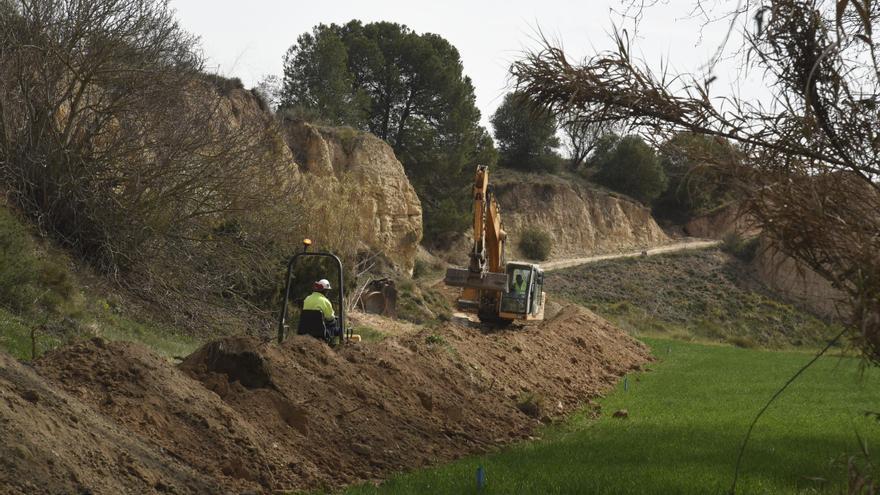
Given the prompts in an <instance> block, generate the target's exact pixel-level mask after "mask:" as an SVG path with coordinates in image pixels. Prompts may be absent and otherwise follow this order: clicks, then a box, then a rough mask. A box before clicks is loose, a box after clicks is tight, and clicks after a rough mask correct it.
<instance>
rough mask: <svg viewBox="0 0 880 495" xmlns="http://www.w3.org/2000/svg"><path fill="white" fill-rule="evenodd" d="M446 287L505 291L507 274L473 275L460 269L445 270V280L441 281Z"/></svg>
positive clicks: (488, 273)
mask: <svg viewBox="0 0 880 495" xmlns="http://www.w3.org/2000/svg"><path fill="white" fill-rule="evenodd" d="M443 281H444V282H445V283H446V285H449V286H452V287H469V288H472V289H482V290H497V291H502V292H506V291H507V274H506V273H492V272H487V273H482V274H481V273H474V272H472V271H470V270H463V269H461V268H448V269H447V270H446V278H445V279H443Z"/></svg>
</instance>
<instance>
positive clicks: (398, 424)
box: [22, 306, 649, 493]
mask: <svg viewBox="0 0 880 495" xmlns="http://www.w3.org/2000/svg"><path fill="white" fill-rule="evenodd" d="M648 359H649V356H648V353H647V350H646V348H645V347H644V346H643V345H642V344H640V343H638V342H637V341H635V340H633V339H631V338H630V337H628V336H627V335H625V334H624V333H623V332H622V331H620V330H618V329H616V328H615V327H613V326H611V325H610V324H608V323H606V322H605V321H604V320H602V319H600V318H598V317H596V316H595V315H593V314H592V313H589V312H587V311H585V310H583V309H579V308H578V307H575V306H569V307H566V308H563V309H562V311H560V313H559V314H558V315H557V316H556V317H555V318H553V319H551V320H548V321H545V322H543V323H541V324H538V325H529V326H512V327H510V328H508V329H505V330H502V331H493V332H489V331H487V330H485V329H481V328H479V327H472V326H466V325H463V324H460V323H449V324H447V325H445V326H443V327H439V328H435V329H433V330H427V329H425V330H421V331H418V332H408V333H406V334H404V335H400V336H395V337H391V338H388V339H386V340H384V341H382V342H378V343H363V344H353V345H350V346H346V347H345V348H342V349H340V350H338V351H336V350H333V349H330V348H329V347H327V346H326V345H324V344H323V343H321V342H319V341H317V340H314V339H311V338H307V337H293V338H290V339H288V341H286V342H285V343H284V344H283V345H280V346H279V345H277V344H274V343H266V342H260V341H258V340H257V339H254V338H251V337H237V338H227V339H223V340H220V341H216V342H212V343H210V344H208V345H205V346H204V347H202V348H201V349H199V350H198V351H196V352H195V353H193V354H192V355H191V356H189V357H188V358H187V359H186V360H185V361H184V362H183V363H182V364H181V365H180V367H179V368H176V367H174V366H173V365H171V364H170V363H167V362H166V361H164V360H162V359H161V358H158V357H156V356H155V355H153V354H152V353H150V352H149V351H147V350H145V349H143V348H141V347H138V346H136V345H132V344H126V343H106V342H104V341H100V340H95V341H89V342H85V343H82V344H78V345H75V346H71V347H68V348H66V349H62V350H59V351H57V352H54V353H50V354H48V355H46V356H45V357H44V358H42V359H40V360H39V362H38V363H37V364H36V366H37V369H38V370H39V371H40V373H42V374H44V375H45V376H47V377H49V378H51V379H52V380H53V381H54V383H56V384H57V385H59V386H61V387H63V388H64V389H65V390H66V391H67V392H68V393H70V394H71V395H74V396H76V397H77V399H72V400H76V401H82V402H84V403H86V404H88V405H90V406H91V407H92V408H93V411H89V410H88V409H87V408H85V407H81V408H82V412H81V413H79V414H90V415H91V417H94V418H97V419H96V421H97V420H98V419H100V418H101V417H102V416H103V417H106V418H109V419H112V420H113V421H115V422H116V423H117V424H118V425H120V428H125V429H127V430H128V431H130V432H132V433H133V435H131V436H130V437H129V438H128V439H127V441H128V442H129V443H132V442H136V443H137V444H138V445H141V444H142V445H144V447H142V449H147V450H150V449H151V450H150V451H155V452H159V453H161V455H162V456H164V458H165V459H167V460H168V461H169V462H168V466H171V467H174V466H178V465H185V466H188V468H189V469H192V471H194V472H198V473H199V476H202V477H205V478H209V479H214V480H216V481H217V483H219V484H220V485H221V486H223V487H224V488H225V489H228V490H235V491H242V490H254V491H258V490H260V489H266V490H291V489H293V490H297V489H311V488H316V487H336V486H340V485H344V484H349V483H353V482H358V481H368V480H379V479H382V478H384V477H387V476H388V475H389V474H391V473H393V472H397V471H401V470H409V469H413V468H418V467H421V466H425V465H428V464H433V463H437V462H442V461H446V460H450V459H453V458H456V457H460V456H463V455H467V454H471V453H476V452H483V451H486V450H488V449H491V448H493V447H495V446H497V445H499V444H504V443H508V442H510V441H514V440H517V439H520V438H525V437H528V435H529V434H530V433H531V432H532V431H533V430H534V428H535V427H536V426H538V425H539V424H540V423H541V421H549V420H552V418H553V417H555V416H558V415H561V414H564V413H566V412H568V411H570V410H572V409H573V408H575V407H578V406H579V405H582V404H584V403H586V402H587V401H588V400H589V399H590V398H592V397H595V396H597V395H598V394H601V393H602V392H604V391H606V390H607V389H608V388H609V387H610V386H611V385H612V384H613V383H614V382H615V381H616V379H617V378H618V377H619V376H620V375H621V374H622V373H624V372H626V371H627V370H630V369H634V368H638V367H640V366H641V365H642V364H643V363H644V362H645V361H646V360H648ZM22 400H23V399H22ZM94 411H99V413H96V412H94ZM70 416H71V417H77V416H78V414H70ZM56 421H57V420H56ZM113 441H114V442H115V441H116V440H113ZM74 445H75V444H74ZM70 449H72V450H74V451H75V449H76V448H75V447H70ZM22 465H24V464H22ZM171 467H169V469H171ZM107 475H108V476H111V477H112V476H116V475H115V474H114V473H112V472H111V473H108V474H107ZM22 476H23V475H22ZM47 476H48V474H47ZM163 476H166V475H163ZM23 479H27V477H23ZM37 479H39V478H37ZM162 479H165V478H162ZM111 481H113V482H120V483H121V481H119V480H115V481H114V480H111ZM175 483H177V484H175V486H176V487H177V488H176V490H177V492H178V493H191V492H205V491H208V492H212V490H204V489H200V488H196V487H195V486H193V487H189V486H188V485H182V484H181V483H180V482H178V481H176V482H175ZM62 491H63V490H62Z"/></svg>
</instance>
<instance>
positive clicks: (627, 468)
mask: <svg viewBox="0 0 880 495" xmlns="http://www.w3.org/2000/svg"><path fill="white" fill-rule="evenodd" d="M647 342H648V343H649V344H650V345H651V347H652V348H653V351H654V354H655V356H656V357H657V361H656V362H655V363H653V364H652V365H651V366H650V367H649V368H650V369H649V371H647V372H644V373H639V374H634V375H629V376H628V377H627V379H626V380H625V382H622V383H620V384H619V386H618V387H617V389H616V390H615V391H614V392H613V393H611V394H609V395H608V396H607V397H606V398H604V399H602V400H601V401H599V402H600V404H601V414H599V416H598V418H597V417H595V414H592V413H590V412H588V411H585V412H584V413H582V414H579V415H576V416H575V417H573V418H571V419H569V420H567V421H566V422H564V423H561V424H558V425H551V426H548V427H546V428H545V429H544V430H543V432H542V436H543V438H541V439H540V440H538V441H533V442H524V443H521V444H518V445H515V446H513V447H509V448H506V449H503V450H501V451H498V452H495V453H491V454H487V455H482V456H476V457H469V458H465V459H462V460H459V461H457V462H454V463H451V464H447V465H444V466H440V467H437V468H433V469H427V470H420V471H415V472H412V473H408V474H401V475H399V476H397V477H393V478H392V479H390V480H388V481H386V482H385V483H383V484H381V485H379V486H372V485H362V486H358V487H354V488H351V489H349V490H348V491H347V492H346V493H348V494H373V493H377V494H395V493H401V494H402V493H460V494H465V493H487V494H488V493H496V494H497V493H593V494H613V493H650V494H670V493H685V494H689V493H693V494H706V493H727V492H728V491H729V489H730V487H731V483H732V481H733V475H734V467H735V464H736V459H737V455H738V453H739V448H740V445H741V443H742V440H743V436H744V434H745V432H746V430H747V428H748V425H749V423H750V421H751V420H752V418H753V417H754V415H755V414H756V413H757V412H758V410H760V408H761V407H762V406H763V405H764V403H765V402H766V400H767V399H768V398H769V397H770V396H771V395H772V394H773V393H774V392H775V391H776V390H777V389H778V388H779V387H780V386H781V385H782V384H783V383H784V382H785V381H786V380H787V379H788V378H789V377H790V376H791V375H793V374H794V373H795V372H796V371H797V370H798V369H799V368H800V367H801V366H803V365H804V364H805V363H806V362H807V361H809V359H810V358H811V356H810V355H809V354H807V353H803V352H782V351H763V350H754V349H742V348H736V347H731V346H718V345H700V344H694V343H687V342H681V341H678V340H666V339H662V340H661V339H647ZM878 405H880V373H878V372H877V370H876V369H862V367H861V366H860V361H859V360H857V359H853V358H841V357H824V358H822V359H820V360H819V361H818V362H817V363H816V364H815V365H814V366H813V367H811V368H810V369H808V370H807V371H806V372H805V373H804V374H803V375H802V376H801V377H800V379H798V380H797V381H795V382H794V383H793V384H792V385H791V386H790V387H789V388H788V390H787V391H786V392H785V393H784V394H783V395H782V396H781V397H780V399H779V400H778V401H776V402H775V403H774V404H773V405H772V406H771V407H770V409H769V410H768V411H767V413H766V414H765V415H764V416H763V417H762V418H761V420H760V421H759V423H758V424H757V426H756V428H755V430H754V432H753V435H752V439H751V441H750V443H749V444H748V447H747V449H746V451H745V456H744V459H743V463H742V472H741V475H740V478H739V481H738V484H737V493H750V494H752V493H757V494H764V493H766V494H770V493H773V494H776V493H840V492H843V491H845V486H846V480H847V477H848V476H849V475H852V474H854V473H856V472H862V473H864V472H866V470H865V466H866V465H867V463H869V462H870V459H866V457H865V455H864V454H863V449H864V448H866V449H867V452H868V453H869V454H870V453H871V452H873V451H874V450H875V449H876V448H877V447H878V445H880V422H878V420H877V416H876V415H872V414H869V413H870V412H871V411H876V410H877V409H878ZM621 409H626V410H627V412H628V417H627V418H625V419H620V418H614V417H613V413H614V412H615V411H618V410H621ZM866 413H868V414H866ZM873 462H874V463H875V465H876V462H877V458H876V454H875V455H874V458H873ZM480 466H482V468H483V469H484V472H485V477H486V483H485V486H484V488H483V489H481V490H478V489H477V483H476V471H477V469H478V467H480ZM859 470H861V471H859Z"/></svg>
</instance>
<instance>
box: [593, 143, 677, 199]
mask: <svg viewBox="0 0 880 495" xmlns="http://www.w3.org/2000/svg"><path fill="white" fill-rule="evenodd" d="M592 165H594V166H595V167H596V168H597V172H596V175H595V179H596V181H597V182H599V183H600V184H602V185H604V186H607V187H609V188H611V189H613V190H615V191H617V192H620V193H623V194H626V195H628V196H630V197H632V198H635V199H637V200H639V201H641V202H642V203H644V204H648V203H651V202H652V201H654V200H655V199H656V198H657V197H658V196H660V194H662V193H663V191H665V190H666V174H665V173H664V172H663V168H662V167H661V166H660V160H658V158H657V155H656V153H654V150H653V149H652V148H651V147H650V146H648V144H647V143H645V142H644V141H643V140H642V139H641V138H640V137H638V136H626V137H623V138H619V139H616V140H615V139H614V138H613V137H610V138H608V139H607V140H606V141H603V145H602V146H601V147H600V148H599V149H598V150H597V151H596V152H595V154H594V158H593V160H592Z"/></svg>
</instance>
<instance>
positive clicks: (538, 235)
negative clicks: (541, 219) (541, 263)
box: [519, 227, 553, 260]
mask: <svg viewBox="0 0 880 495" xmlns="http://www.w3.org/2000/svg"><path fill="white" fill-rule="evenodd" d="M552 247H553V239H552V238H551V237H550V234H548V233H547V232H545V231H543V230H541V229H539V228H536V227H529V228H527V229H525V230H523V232H522V234H520V238H519V250H520V251H522V253H523V255H525V256H526V257H527V258H529V259H533V260H546V259H547V258H549V257H550V251H551V249H552Z"/></svg>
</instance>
